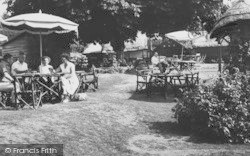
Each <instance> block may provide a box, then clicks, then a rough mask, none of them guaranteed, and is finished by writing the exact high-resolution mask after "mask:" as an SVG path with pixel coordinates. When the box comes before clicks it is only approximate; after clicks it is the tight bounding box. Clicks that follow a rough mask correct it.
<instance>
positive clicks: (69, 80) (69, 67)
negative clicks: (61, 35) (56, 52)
mask: <svg viewBox="0 0 250 156" xmlns="http://www.w3.org/2000/svg"><path fill="white" fill-rule="evenodd" d="M61 59H62V62H63V63H62V64H61V65H60V66H59V67H58V68H57V69H56V72H60V73H62V74H63V76H62V77H61V81H62V89H63V96H62V100H63V102H64V103H65V102H69V100H70V96H72V95H73V94H74V93H75V91H76V90H77V88H78V86H79V80H78V78H77V75H76V71H75V65H74V64H73V63H71V62H70V61H69V54H67V53H63V54H62V55H61Z"/></svg>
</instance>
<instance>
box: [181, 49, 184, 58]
mask: <svg viewBox="0 0 250 156" xmlns="http://www.w3.org/2000/svg"><path fill="white" fill-rule="evenodd" d="M183 50H184V48H183V46H181V60H183Z"/></svg>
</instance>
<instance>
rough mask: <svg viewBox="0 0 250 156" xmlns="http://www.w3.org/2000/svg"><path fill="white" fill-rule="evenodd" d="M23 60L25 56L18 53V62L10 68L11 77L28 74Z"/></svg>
mask: <svg viewBox="0 0 250 156" xmlns="http://www.w3.org/2000/svg"><path fill="white" fill-rule="evenodd" d="M25 59H26V55H25V54H24V53H22V52H20V54H19V57H18V60H17V61H16V62H14V63H13V64H12V66H11V69H12V71H11V73H12V75H16V74H22V73H26V72H28V65H27V63H26V62H25Z"/></svg>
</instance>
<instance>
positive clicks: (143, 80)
mask: <svg viewBox="0 0 250 156" xmlns="http://www.w3.org/2000/svg"><path fill="white" fill-rule="evenodd" d="M149 72H150V71H148V70H138V71H137V74H136V76H137V80H136V92H139V91H143V90H146V89H147V88H148V83H149V75H148V73H149Z"/></svg>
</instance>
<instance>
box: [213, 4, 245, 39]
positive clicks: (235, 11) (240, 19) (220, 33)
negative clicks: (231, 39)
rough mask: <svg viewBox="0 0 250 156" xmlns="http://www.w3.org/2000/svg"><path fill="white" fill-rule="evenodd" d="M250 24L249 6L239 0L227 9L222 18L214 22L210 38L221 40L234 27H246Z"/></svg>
mask: <svg viewBox="0 0 250 156" xmlns="http://www.w3.org/2000/svg"><path fill="white" fill-rule="evenodd" d="M247 22H250V5H249V4H247V3H246V2H245V1H244V0H239V1H238V2H237V3H235V4H234V5H233V6H232V7H231V8H229V9H228V10H227V11H226V12H225V13H224V14H223V15H222V17H221V18H220V19H219V20H218V21H217V22H216V24H215V26H214V28H213V29H212V31H211V32H210V33H211V36H210V37H211V38H221V37H225V36H227V35H228V34H229V33H230V32H231V31H232V30H234V29H235V26H236V25H238V26H239V25H242V24H245V25H248V26H249V23H248V24H247Z"/></svg>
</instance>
